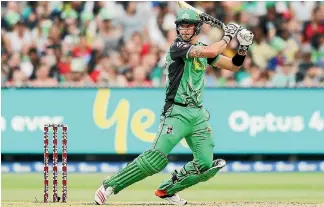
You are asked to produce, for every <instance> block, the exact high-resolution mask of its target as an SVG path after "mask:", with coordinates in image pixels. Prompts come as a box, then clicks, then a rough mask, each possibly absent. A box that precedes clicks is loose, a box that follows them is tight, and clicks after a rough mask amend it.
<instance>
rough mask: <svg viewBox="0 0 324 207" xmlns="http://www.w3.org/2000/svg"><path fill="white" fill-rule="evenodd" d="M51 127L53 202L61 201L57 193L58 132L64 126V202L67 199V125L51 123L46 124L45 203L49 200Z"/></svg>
mask: <svg viewBox="0 0 324 207" xmlns="http://www.w3.org/2000/svg"><path fill="white" fill-rule="evenodd" d="M50 127H52V128H53V202H54V203H55V202H59V201H60V197H59V196H58V195H57V183H58V182H57V177H58V173H57V170H58V168H57V164H58V151H57V148H58V147H57V144H58V142H57V134H58V129H59V128H60V127H61V128H62V202H63V203H66V201H67V126H66V125H64V124H49V125H45V126H44V203H47V202H48V169H49V166H48V162H49V152H48V134H49V132H48V131H49V129H50Z"/></svg>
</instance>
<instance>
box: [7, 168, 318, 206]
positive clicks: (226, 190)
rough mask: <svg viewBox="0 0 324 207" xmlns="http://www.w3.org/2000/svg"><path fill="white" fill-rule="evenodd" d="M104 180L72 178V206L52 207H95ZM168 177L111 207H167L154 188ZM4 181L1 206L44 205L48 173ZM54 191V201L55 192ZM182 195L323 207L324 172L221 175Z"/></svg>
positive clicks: (199, 200)
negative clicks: (97, 193)
mask: <svg viewBox="0 0 324 207" xmlns="http://www.w3.org/2000/svg"><path fill="white" fill-rule="evenodd" d="M104 177H105V174H69V175H68V204H65V205H64V204H49V205H50V206H91V204H93V199H94V192H95V190H96V189H97V187H98V186H99V185H100V183H101V181H102V179H103V178H104ZM168 177H169V175H168V174H157V175H155V176H152V177H149V178H147V179H145V180H143V181H141V182H139V183H136V184H134V185H132V186H130V187H129V188H127V189H125V190H124V191H122V192H120V193H119V194H118V195H114V196H113V197H112V198H111V200H110V202H111V203H110V204H109V205H110V206H111V205H112V204H113V205H118V206H141V205H149V206H159V205H162V204H163V201H161V200H160V199H158V198H156V197H155V196H154V189H155V188H156V187H157V186H158V184H159V183H160V182H161V181H162V180H164V179H167V178H168ZM1 181H2V186H1V194H2V195H1V196H2V206H11V207H12V206H20V207H22V206H26V207H27V206H28V207H30V206H44V204H41V203H39V204H37V202H42V199H43V174H2V177H1ZM59 187H60V188H59V189H60V191H59V192H61V186H59ZM49 192H50V196H51V188H50V189H49ZM180 195H181V196H182V197H183V198H185V199H187V200H188V201H189V202H190V203H191V204H190V203H189V204H190V205H195V206H197V205H198V206H199V205H202V204H203V203H204V202H205V204H206V205H212V206H281V205H282V206H289V204H290V203H291V205H292V206H324V173H221V174H218V175H217V176H216V177H215V178H213V179H211V180H210V181H208V182H205V183H201V184H199V185H196V186H194V187H192V188H190V189H187V190H185V191H183V192H181V193H180ZM132 202H135V203H132ZM260 202H261V203H260ZM307 203H308V204H309V205H307ZM190 205H189V206H190ZM163 206H166V205H163Z"/></svg>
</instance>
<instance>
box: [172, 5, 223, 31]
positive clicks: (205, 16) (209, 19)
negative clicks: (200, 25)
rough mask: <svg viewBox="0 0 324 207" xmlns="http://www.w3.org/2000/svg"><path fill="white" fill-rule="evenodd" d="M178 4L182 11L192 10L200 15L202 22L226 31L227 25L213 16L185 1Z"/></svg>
mask: <svg viewBox="0 0 324 207" xmlns="http://www.w3.org/2000/svg"><path fill="white" fill-rule="evenodd" d="M177 4H178V6H179V7H180V8H182V9H191V10H193V11H195V12H196V13H197V14H198V15H199V17H200V19H201V21H203V22H204V23H205V24H209V25H211V26H212V27H217V28H219V29H222V30H224V28H225V24H224V23H223V22H222V21H220V20H219V19H217V18H215V17H212V16H210V15H208V14H206V13H204V12H202V11H200V10H199V9H196V8H195V7H193V6H191V5H190V4H188V3H186V2H185V1H177Z"/></svg>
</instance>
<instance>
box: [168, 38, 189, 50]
mask: <svg viewBox="0 0 324 207" xmlns="http://www.w3.org/2000/svg"><path fill="white" fill-rule="evenodd" d="M190 46H191V43H190V42H185V41H182V40H181V39H180V38H177V39H175V40H174V41H173V43H172V44H171V46H170V50H171V51H172V50H183V49H187V48H189V47H190Z"/></svg>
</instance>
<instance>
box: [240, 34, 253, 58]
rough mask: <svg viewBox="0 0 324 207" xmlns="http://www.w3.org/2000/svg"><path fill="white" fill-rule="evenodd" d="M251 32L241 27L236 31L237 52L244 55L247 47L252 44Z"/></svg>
mask: <svg viewBox="0 0 324 207" xmlns="http://www.w3.org/2000/svg"><path fill="white" fill-rule="evenodd" d="M253 37H254V35H253V33H252V32H251V31H249V30H247V29H242V30H240V31H239V32H238V33H237V40H238V41H239V43H240V46H239V50H238V54H239V55H246V54H247V51H248V50H249V47H250V46H251V45H252V44H253Z"/></svg>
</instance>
